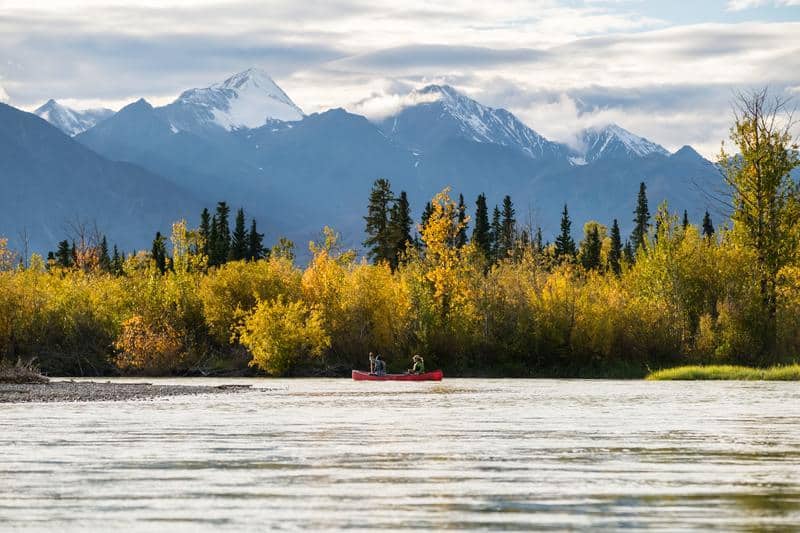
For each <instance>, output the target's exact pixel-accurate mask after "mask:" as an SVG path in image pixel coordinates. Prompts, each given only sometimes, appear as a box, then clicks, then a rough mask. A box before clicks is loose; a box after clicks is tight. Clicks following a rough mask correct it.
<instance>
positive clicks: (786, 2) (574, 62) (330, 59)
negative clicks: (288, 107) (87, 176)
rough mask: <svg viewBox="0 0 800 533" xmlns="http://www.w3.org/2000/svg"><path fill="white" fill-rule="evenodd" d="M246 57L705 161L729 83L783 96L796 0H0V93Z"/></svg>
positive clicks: (296, 85) (165, 85) (248, 62)
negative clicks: (634, 138) (619, 136)
mask: <svg viewBox="0 0 800 533" xmlns="http://www.w3.org/2000/svg"><path fill="white" fill-rule="evenodd" d="M249 67H258V68H261V69H263V70H265V71H267V72H269V73H270V75H271V76H272V77H273V78H274V79H275V81H276V82H277V83H278V84H279V85H280V86H281V87H282V88H283V89H284V90H285V91H286V93H287V94H288V95H289V96H290V97H291V98H292V99H293V100H294V101H295V103H297V104H298V105H299V106H300V107H301V108H302V109H303V110H304V111H305V112H306V113H313V112H319V111H324V110H326V109H329V108H331V107H344V108H345V109H347V110H349V111H351V112H354V113H360V114H365V115H367V116H368V117H369V118H371V119H374V120H377V119H380V118H382V117H385V116H387V115H390V114H392V113H394V112H396V111H398V110H399V109H400V108H402V106H404V105H408V104H409V103H411V102H412V101H413V98H409V96H408V95H409V93H410V92H411V91H412V90H413V89H415V88H420V87H423V86H425V85H427V84H429V83H447V84H450V85H452V86H453V87H455V88H456V89H458V90H460V91H462V92H464V93H465V94H467V95H468V96H470V97H472V98H475V99H476V100H478V101H479V102H481V103H483V104H485V105H489V106H492V107H504V108H506V109H508V110H510V111H512V112H513V113H514V114H516V115H517V116H518V117H519V118H520V119H522V120H523V121H524V122H525V123H526V124H528V125H529V126H530V127H532V128H533V129H534V130H536V131H538V132H539V133H541V134H543V135H545V136H546V137H548V138H551V139H553V140H557V141H562V142H574V141H575V136H576V134H577V132H578V131H580V130H581V129H582V128H585V127H590V126H601V125H604V124H608V123H616V124H619V125H620V126H622V127H624V128H626V129H628V130H630V131H632V132H634V133H636V134H639V135H642V136H644V137H647V138H648V139H650V140H652V141H655V142H658V143H660V144H662V145H664V146H665V147H667V148H668V149H670V150H676V149H678V148H680V147H681V146H683V145H685V144H690V145H692V146H694V147H695V148H696V149H698V151H700V152H701V153H702V154H704V155H706V156H707V157H713V156H714V154H716V153H717V152H718V151H719V147H720V142H721V141H722V140H723V139H725V138H726V137H727V135H728V129H729V126H730V122H731V116H732V115H731V100H732V99H733V98H734V96H735V94H736V93H737V91H746V90H748V89H752V88H758V87H763V86H769V87H770V88H771V90H772V92H773V93H774V94H777V95H781V96H786V97H791V96H792V95H795V96H796V97H797V98H800V0H694V1H691V2H689V1H684V0H673V1H665V0H525V1H522V0H508V1H498V0H494V1H486V0H448V1H447V2H444V1H440V2H431V1H430V0H404V1H403V2H398V1H396V0H306V1H303V2H298V1H297V0H261V1H248V0H231V1H224V2H223V1H220V0H139V1H137V2H135V3H133V2H130V1H129V0H25V1H20V0H0V101H6V102H7V103H10V104H11V105H14V106H16V107H20V108H22V109H26V110H33V109H35V108H36V107H37V106H38V105H40V104H42V103H43V102H45V101H46V100H47V99H49V98H55V99H56V100H58V101H59V102H61V103H64V104H66V105H69V106H72V107H75V108H78V109H84V108H89V107H99V106H104V107H110V108H113V109H119V108H120V107H121V106H124V105H125V104H127V103H129V102H131V101H134V100H137V99H139V98H141V97H144V98H146V99H147V100H148V101H150V102H151V103H153V104H154V105H159V104H165V103H168V102H170V101H172V100H173V99H174V98H175V97H176V96H177V95H178V94H179V93H180V92H182V91H183V90H185V89H189V88H193V87H205V86H208V85H210V84H212V83H214V82H219V81H222V80H223V79H225V78H226V77H228V76H229V75H231V74H234V73H236V72H239V71H241V70H244V69H246V68H249Z"/></svg>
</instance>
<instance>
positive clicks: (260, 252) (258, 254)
mask: <svg viewBox="0 0 800 533" xmlns="http://www.w3.org/2000/svg"><path fill="white" fill-rule="evenodd" d="M268 253H269V250H265V249H264V234H263V233H259V232H258V229H257V228H256V219H253V220H251V221H250V231H248V232H247V259H250V260H251V261H258V260H259V259H261V258H263V257H265V256H266V255H267V254H268Z"/></svg>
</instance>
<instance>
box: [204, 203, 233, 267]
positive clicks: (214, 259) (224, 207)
mask: <svg viewBox="0 0 800 533" xmlns="http://www.w3.org/2000/svg"><path fill="white" fill-rule="evenodd" d="M230 212H231V208H230V207H229V206H228V204H227V203H226V202H218V203H217V212H216V213H215V214H214V217H213V219H212V222H213V226H212V230H211V240H212V241H213V242H212V245H213V247H211V254H210V256H209V262H208V263H209V264H210V265H221V264H222V263H224V262H225V261H227V260H228V254H229V253H230V249H231V230H230V224H229V223H228V217H229V215H230Z"/></svg>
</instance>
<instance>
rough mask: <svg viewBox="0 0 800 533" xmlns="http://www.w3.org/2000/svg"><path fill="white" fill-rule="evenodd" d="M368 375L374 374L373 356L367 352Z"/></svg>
mask: <svg viewBox="0 0 800 533" xmlns="http://www.w3.org/2000/svg"><path fill="white" fill-rule="evenodd" d="M369 373H370V374H374V373H375V354H374V353H372V352H369Z"/></svg>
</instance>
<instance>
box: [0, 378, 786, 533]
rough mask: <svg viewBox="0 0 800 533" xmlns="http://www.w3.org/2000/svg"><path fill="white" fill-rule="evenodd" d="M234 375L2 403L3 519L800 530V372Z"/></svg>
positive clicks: (204, 525)
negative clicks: (147, 393)
mask: <svg viewBox="0 0 800 533" xmlns="http://www.w3.org/2000/svg"><path fill="white" fill-rule="evenodd" d="M172 381H176V380H172ZM184 381H189V380H184ZM191 381H192V382H193V383H196V382H202V381H203V380H191ZM229 381H231V382H249V383H253V384H254V385H255V386H256V387H259V388H260V390H257V391H253V392H247V393H241V394H231V395H225V396H218V395H214V396H198V397H183V398H171V399H165V400H158V401H149V402H124V403H83V404H77V403H75V404H14V405H2V406H0V529H4V528H6V527H11V528H15V527H19V528H23V529H26V530H36V529H41V530H45V529H47V530H86V529H96V530H110V529H111V528H112V526H113V527H115V528H117V529H125V530H130V529H133V530H170V531H177V530H184V531H197V530H203V529H205V530H226V529H227V530H231V531H240V530H269V529H281V528H285V529H330V528H348V529H352V528H366V529H384V528H385V529H393V530H396V529H481V530H486V529H497V530H500V529H502V530H526V529H531V528H534V527H535V528H539V529H548V528H552V529H564V528H605V529H616V528H633V529H639V528H651V529H663V530H674V529H695V530H707V529H710V528H714V529H718V530H764V529H774V530H779V529H787V528H792V527H794V526H796V525H797V524H800V401H799V400H800V388H798V387H797V385H796V384H792V383H725V382H722V383H720V382H713V383H712V382H706V383H702V382H693V383H658V382H641V381H638V382H626V381H540V380H533V381H513V380H467V379H465V380H455V379H448V380H446V381H445V382H443V383H438V384H436V383H386V382H383V383H380V382H378V383H372V382H360V383H356V382H352V381H348V380H229ZM215 383H216V382H215Z"/></svg>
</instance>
